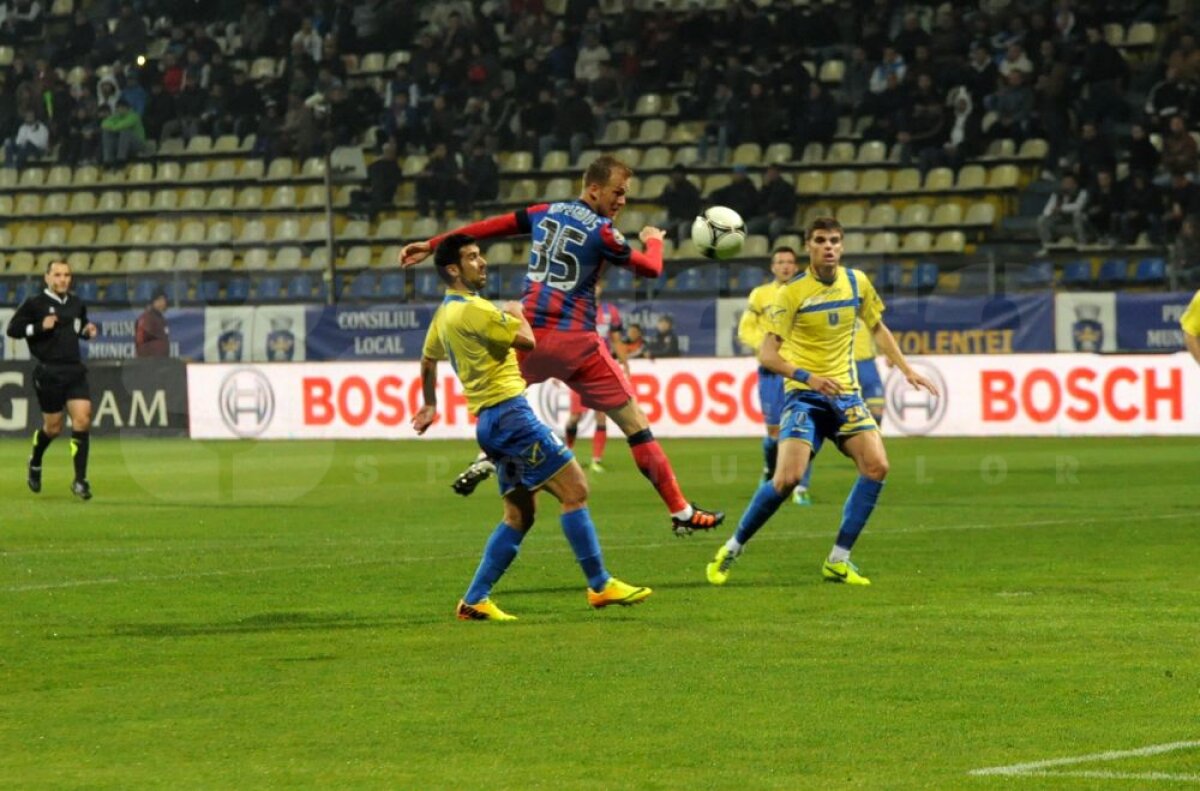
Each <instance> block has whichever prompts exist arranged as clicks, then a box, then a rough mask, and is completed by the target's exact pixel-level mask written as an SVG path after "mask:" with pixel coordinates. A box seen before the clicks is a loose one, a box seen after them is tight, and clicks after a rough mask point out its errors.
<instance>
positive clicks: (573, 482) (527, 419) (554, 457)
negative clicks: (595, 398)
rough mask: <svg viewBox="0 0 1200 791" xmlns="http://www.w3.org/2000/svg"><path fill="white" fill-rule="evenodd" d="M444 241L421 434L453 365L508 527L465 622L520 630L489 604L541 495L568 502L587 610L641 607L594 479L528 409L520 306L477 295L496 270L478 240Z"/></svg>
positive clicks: (529, 345) (501, 530)
mask: <svg viewBox="0 0 1200 791" xmlns="http://www.w3.org/2000/svg"><path fill="white" fill-rule="evenodd" d="M443 241H444V243H443V245H442V246H440V247H439V248H438V251H437V258H436V262H437V266H438V274H439V275H440V276H441V277H442V279H443V280H444V281H446V285H447V288H446V298H445V300H444V301H443V302H442V306H441V307H440V308H438V311H437V313H436V314H435V315H434V317H433V322H432V323H431V324H430V326H429V332H428V333H427V334H426V336H425V348H424V350H423V351H422V354H421V383H422V385H423V390H424V396H425V405H424V406H423V407H422V408H421V409H420V410H419V411H418V412H417V414H416V415H415V416H414V417H413V428H414V429H415V430H416V432H417V433H418V434H424V433H425V430H426V429H428V428H429V426H430V425H432V423H433V421H434V418H436V417H437V363H438V360H445V359H449V360H450V361H451V365H452V366H453V367H454V372H455V374H456V375H457V376H458V378H459V379H460V380H461V381H462V384H463V390H464V391H466V396H467V407H468V408H469V409H470V410H471V413H472V414H473V415H476V416H477V417H478V418H479V422H478V424H477V425H476V427H475V436H476V439H478V441H479V445H480V447H482V448H483V449H484V450H485V451H487V453H488V454H489V455H490V456H491V457H492V458H493V459H495V460H496V465H497V468H498V472H499V475H500V491H501V493H502V494H503V495H504V519H503V520H502V521H501V522H500V524H499V525H497V526H496V529H495V530H493V531H492V535H491V537H490V538H489V539H488V542H487V545H486V546H485V547H484V550H483V559H482V560H481V561H480V562H479V568H478V570H477V571H476V572H475V577H474V579H472V580H471V584H470V586H469V587H468V588H467V592H466V593H465V594H464V595H463V598H462V600H461V601H459V603H458V610H457V614H458V617H459V618H460V619H462V620H466V621H511V620H515V618H514V617H513V616H512V615H509V614H508V613H506V612H504V611H503V610H501V609H500V608H499V607H498V606H497V605H496V604H495V603H493V602H492V600H491V596H490V594H491V590H492V586H493V585H495V584H496V582H498V581H499V579H500V577H501V576H502V575H503V574H504V572H505V571H507V570H508V567H509V566H510V565H511V564H512V562H513V561H514V560H515V559H516V557H517V552H518V550H519V549H520V547H521V541H522V540H523V539H524V538H525V534H526V533H528V532H529V529H530V528H531V527H533V517H534V495H535V493H536V492H537V490H538V489H542V488H544V489H546V491H548V492H550V493H551V494H553V495H554V496H555V497H557V498H558V499H559V501H560V502H562V516H561V517H560V521H561V523H562V530H563V533H564V534H565V535H566V537H567V542H568V543H570V545H571V548H572V549H573V550H575V558H576V560H578V561H579V566H580V568H582V569H583V573H584V575H585V576H586V577H587V580H588V592H587V598H588V603H589V604H591V605H592V606H593V607H597V608H599V607H607V606H609V605H610V604H619V605H623V606H624V605H630V604H637V603H638V602H640V601H642V600H643V599H645V598H646V597H647V596H649V595H650V593H651V591H650V589H649V588H645V587H637V586H633V585H627V584H625V583H624V582H621V581H620V580H618V579H616V578H615V577H613V576H612V575H611V574H609V573H608V571H607V570H606V569H605V567H604V558H603V557H602V555H601V554H600V540H599V538H598V537H597V536H596V527H595V525H593V524H592V518H591V515H590V514H589V513H588V507H587V495H588V490H587V478H585V477H584V474H583V470H582V469H581V468H580V466H579V463H578V462H577V461H575V457H574V456H573V455H572V454H571V451H569V450H567V449H566V448H564V447H563V445H562V442H560V441H559V439H558V437H556V436H554V433H553V432H551V431H550V429H549V428H548V427H547V426H545V425H544V424H542V423H540V422H538V419H537V417H536V416H535V415H534V414H533V410H532V409H530V408H529V402H528V401H526V400H525V382H524V381H523V380H522V379H521V372H520V371H519V370H518V369H517V360H516V354H515V353H514V352H513V350H514V349H523V350H525V351H531V350H532V349H534V348H535V346H536V343H537V342H536V340H535V339H534V332H533V329H532V328H531V327H530V326H529V322H528V321H526V320H525V317H524V316H523V315H522V309H521V304H520V303H518V302H510V303H508V304H507V305H505V306H504V307H505V309H504V311H500V310H497V309H496V306H495V305H493V304H492V303H491V302H489V301H488V300H486V299H483V298H482V297H480V296H479V295H478V293H477V292H478V291H479V289H481V288H482V287H483V285H484V284H485V283H487V260H486V259H485V258H484V257H483V254H482V253H481V252H480V251H479V245H477V244H476V243H475V240H474V239H472V238H471V237H470V236H466V235H463V234H451V235H450V236H449V237H447V238H446V239H445V240H443Z"/></svg>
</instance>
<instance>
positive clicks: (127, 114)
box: [100, 99, 146, 168]
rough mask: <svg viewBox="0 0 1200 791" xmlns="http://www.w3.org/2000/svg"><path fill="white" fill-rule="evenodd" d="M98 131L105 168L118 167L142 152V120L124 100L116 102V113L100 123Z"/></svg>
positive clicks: (144, 137) (143, 141) (143, 138)
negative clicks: (99, 132)
mask: <svg viewBox="0 0 1200 791" xmlns="http://www.w3.org/2000/svg"><path fill="white" fill-rule="evenodd" d="M100 129H101V130H102V131H101V145H102V147H103V151H104V166H105V167H108V168H115V167H120V166H122V165H124V164H125V163H126V162H128V161H129V158H130V157H134V156H137V155H138V154H140V153H141V152H142V147H143V145H144V144H145V142H146V130H145V128H144V127H143V126H142V118H141V116H139V115H138V114H137V113H136V112H134V111H133V108H132V107H130V106H129V102H127V101H125V100H124V99H122V100H121V101H119V102H117V109H116V112H114V113H113V114H112V115H110V116H109V117H108V118H105V119H104V120H103V121H102V122H101V123H100Z"/></svg>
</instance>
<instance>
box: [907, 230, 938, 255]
mask: <svg viewBox="0 0 1200 791" xmlns="http://www.w3.org/2000/svg"><path fill="white" fill-rule="evenodd" d="M932 248H933V234H931V233H929V231H910V232H909V233H906V234H904V237H903V238H902V239H901V240H900V250H901V251H902V252H903V253H905V254H919V253H928V252H929V251H930V250H931V249H932Z"/></svg>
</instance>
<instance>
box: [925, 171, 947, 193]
mask: <svg viewBox="0 0 1200 791" xmlns="http://www.w3.org/2000/svg"><path fill="white" fill-rule="evenodd" d="M953 186H954V171H953V170H951V169H950V168H934V169H933V170H931V171H929V172H928V173H926V174H925V184H924V189H925V191H926V192H945V191H946V190H948V189H950V188H951V187H953Z"/></svg>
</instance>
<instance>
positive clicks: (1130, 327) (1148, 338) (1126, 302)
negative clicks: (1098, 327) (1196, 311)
mask: <svg viewBox="0 0 1200 791" xmlns="http://www.w3.org/2000/svg"><path fill="white" fill-rule="evenodd" d="M1191 301H1192V294H1189V293H1183V292H1181V293H1176V294H1120V293H1118V294H1117V346H1118V347H1119V348H1120V349H1121V351H1126V352H1175V351H1179V350H1181V349H1183V348H1184V345H1183V329H1182V328H1181V327H1180V326H1179V319H1180V317H1181V316H1183V312H1184V311H1185V310H1187V306H1188V303H1189V302H1191Z"/></svg>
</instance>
